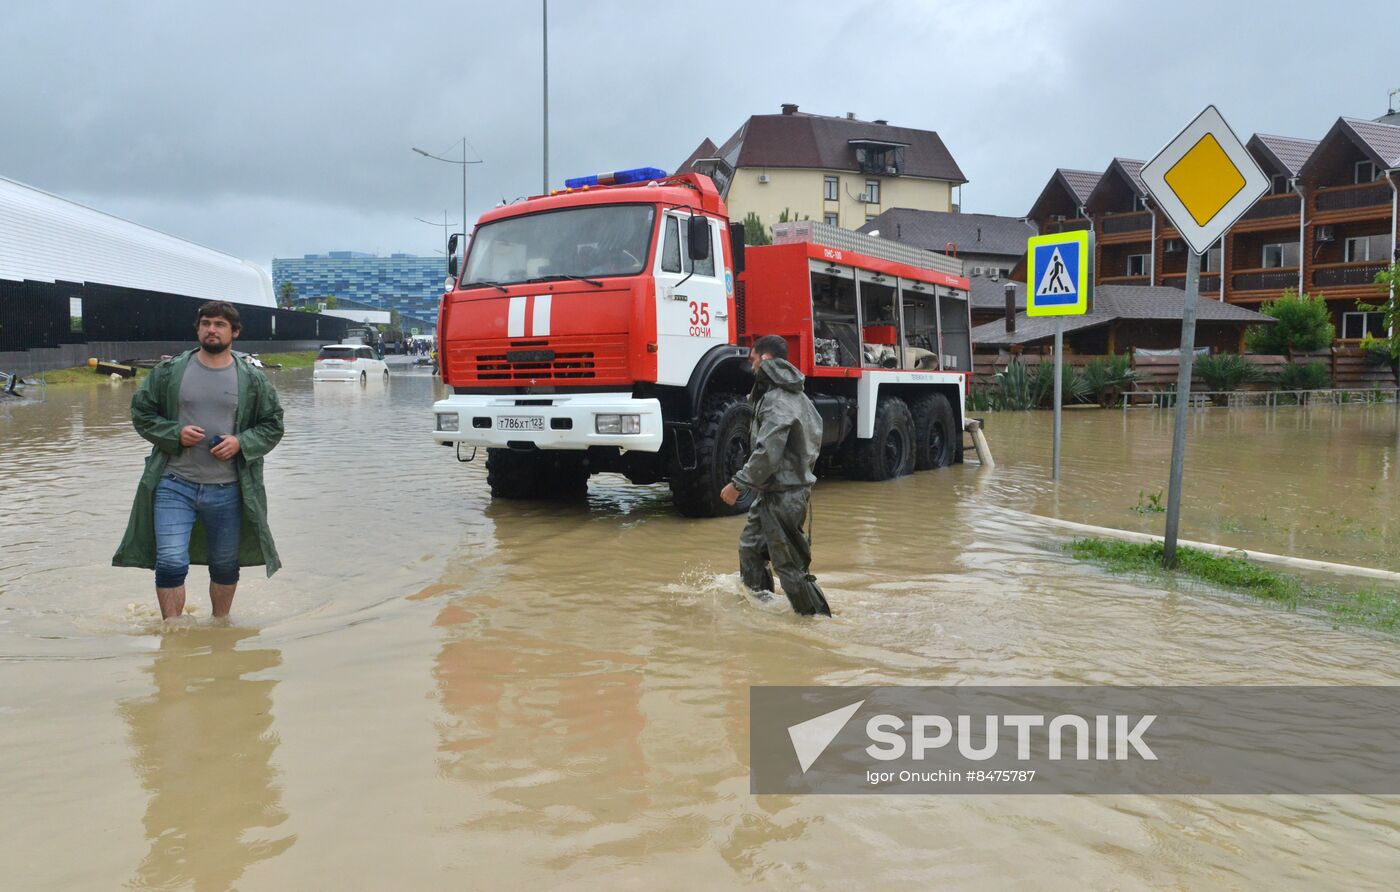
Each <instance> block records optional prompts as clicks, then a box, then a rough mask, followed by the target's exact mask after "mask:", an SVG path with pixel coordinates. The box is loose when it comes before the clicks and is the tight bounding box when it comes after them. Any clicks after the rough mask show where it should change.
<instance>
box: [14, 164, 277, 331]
mask: <svg viewBox="0 0 1400 892" xmlns="http://www.w3.org/2000/svg"><path fill="white" fill-rule="evenodd" d="M0 279H10V280H13V281H21V280H24V279H31V280H34V281H39V282H55V281H63V282H94V283H96V282H100V283H102V284H104V285H115V286H120V287H124V288H140V289H144V290H147V291H161V292H165V293H168V294H180V295H184V296H186V297H197V298H204V299H207V300H227V301H231V302H233V303H238V304H251V305H254V306H262V307H275V306H276V305H277V301H276V298H275V297H274V295H273V293H272V278H271V277H270V276H269V275H268V274H267V272H266V271H264V270H263V269H262V268H261V267H258V266H256V265H254V264H252V263H249V262H248V261H246V260H240V259H239V258H237V257H234V256H232V255H230V254H225V253H223V252H222V251H215V250H214V249H212V248H206V247H204V246H203V245H197V244H195V243H194V242H188V241H185V240H184V239H180V238H176V237H175V236H173V235H166V234H165V233H163V232H159V231H157V230H154V229H150V228H148V227H145V226H141V225H140V224H137V223H132V222H130V221H127V220H123V219H121V218H120V217H114V216H112V215H111V214H104V213H103V212H101V211H98V210H94V209H92V208H90V207H87V206H85V205H81V204H78V203H76V202H72V201H68V200H67V199H65V198H60V197H58V196H57V195H51V194H49V193H48V192H44V191H42V190H39V189H34V188H32V187H30V186H26V185H24V184H23V183H16V182H15V181H13V180H8V179H5V178H4V177H0Z"/></svg>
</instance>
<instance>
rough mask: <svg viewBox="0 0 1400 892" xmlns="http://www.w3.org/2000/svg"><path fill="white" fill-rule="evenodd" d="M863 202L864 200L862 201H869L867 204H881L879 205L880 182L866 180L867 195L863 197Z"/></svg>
mask: <svg viewBox="0 0 1400 892" xmlns="http://www.w3.org/2000/svg"><path fill="white" fill-rule="evenodd" d="M861 200H862V201H867V202H869V203H870V204H879V203H880V181H879V180H866V181H865V194H863V195H861Z"/></svg>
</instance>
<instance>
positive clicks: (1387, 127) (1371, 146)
mask: <svg viewBox="0 0 1400 892" xmlns="http://www.w3.org/2000/svg"><path fill="white" fill-rule="evenodd" d="M1339 123H1341V124H1342V125H1343V126H1344V127H1345V128H1346V129H1347V130H1349V131H1350V132H1351V134H1352V135H1353V136H1354V137H1355V138H1356V142H1357V145H1358V146H1360V148H1361V150H1362V151H1363V152H1366V153H1367V154H1368V155H1370V156H1371V160H1372V161H1374V162H1376V164H1378V165H1379V166H1381V167H1385V168H1394V167H1400V127H1397V126H1395V125H1394V124H1377V123H1376V122H1375V121H1364V120H1362V119H1360V118H1342V119H1341V121H1340V122H1339Z"/></svg>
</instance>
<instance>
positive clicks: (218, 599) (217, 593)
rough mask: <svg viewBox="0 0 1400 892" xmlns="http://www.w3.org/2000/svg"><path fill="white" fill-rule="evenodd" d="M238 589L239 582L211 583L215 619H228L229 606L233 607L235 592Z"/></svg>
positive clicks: (211, 599)
mask: <svg viewBox="0 0 1400 892" xmlns="http://www.w3.org/2000/svg"><path fill="white" fill-rule="evenodd" d="M236 591H238V583H236V582H235V583H234V584H233V585H220V584H219V583H217V582H210V583H209V603H210V605H211V606H212V607H213V608H214V618H215V619H228V612H229V608H231V607H233V593H234V592H236Z"/></svg>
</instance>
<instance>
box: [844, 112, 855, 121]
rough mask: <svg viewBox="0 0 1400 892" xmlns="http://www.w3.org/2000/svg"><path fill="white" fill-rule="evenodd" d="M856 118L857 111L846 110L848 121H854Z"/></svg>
mask: <svg viewBox="0 0 1400 892" xmlns="http://www.w3.org/2000/svg"><path fill="white" fill-rule="evenodd" d="M855 119H856V113H855V112H846V120H847V121H854V120H855Z"/></svg>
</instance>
